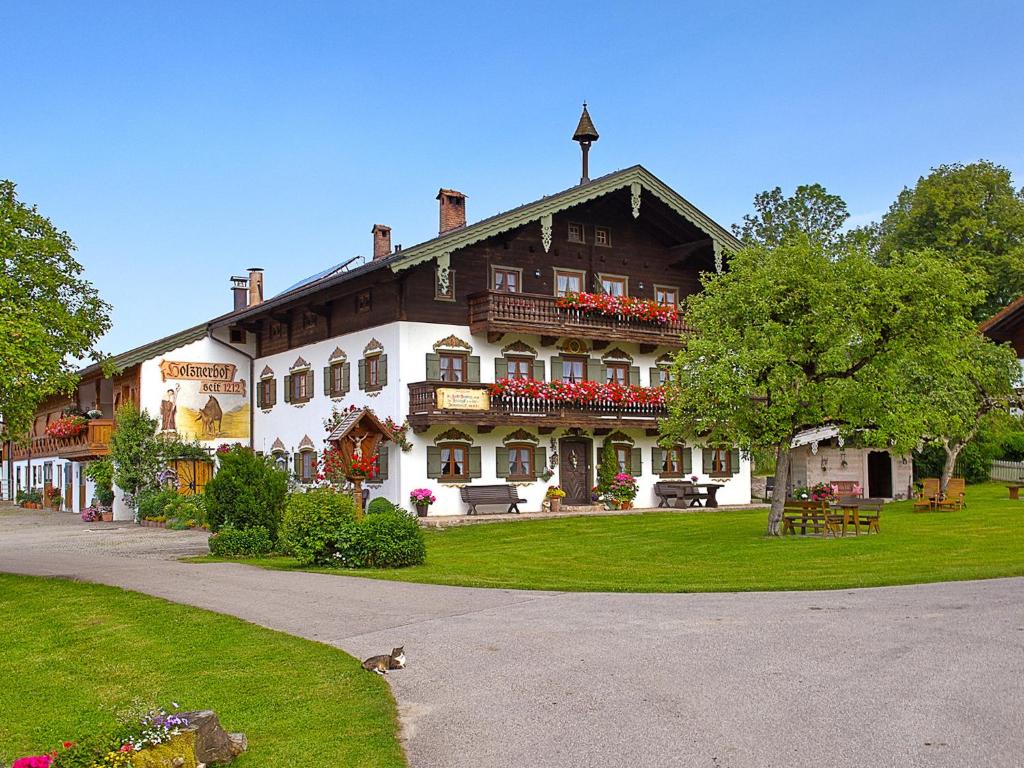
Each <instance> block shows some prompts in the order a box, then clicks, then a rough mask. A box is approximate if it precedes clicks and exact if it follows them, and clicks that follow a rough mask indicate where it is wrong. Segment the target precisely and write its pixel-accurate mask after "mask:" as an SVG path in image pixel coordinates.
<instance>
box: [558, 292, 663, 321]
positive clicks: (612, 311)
mask: <svg viewBox="0 0 1024 768" xmlns="http://www.w3.org/2000/svg"><path fill="white" fill-rule="evenodd" d="M558 306H559V307H561V308H563V309H570V310H576V311H578V312H583V313H588V314H598V315H608V316H610V317H618V318H630V319H633V320H642V321H644V322H649V323H657V324H658V325H667V324H669V323H674V322H676V321H678V320H679V310H678V308H676V307H675V306H672V305H671V304H660V303H658V302H656V301H651V300H650V299H639V298H636V297H634V296H610V295H608V294H606V293H586V292H583V291H581V292H579V293H567V294H565V295H564V296H559V297H558Z"/></svg>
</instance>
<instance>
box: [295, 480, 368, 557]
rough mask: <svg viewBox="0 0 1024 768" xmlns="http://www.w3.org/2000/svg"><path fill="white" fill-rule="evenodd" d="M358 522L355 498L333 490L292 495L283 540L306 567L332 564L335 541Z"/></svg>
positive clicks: (323, 489) (318, 489) (324, 489)
mask: <svg viewBox="0 0 1024 768" xmlns="http://www.w3.org/2000/svg"><path fill="white" fill-rule="evenodd" d="M355 519H356V506H355V502H354V501H353V500H352V497H351V496H349V495H348V494H345V493H338V492H336V491H334V490H332V489H330V488H317V489H315V490H312V491H309V492H307V493H292V494H289V495H288V503H287V507H286V508H285V513H284V525H283V526H282V531H281V538H282V543H283V546H284V547H285V548H287V549H288V551H289V552H291V553H292V554H293V555H295V557H296V559H297V560H298V561H299V562H300V563H302V564H303V565H314V564H315V565H332V564H333V563H332V562H331V561H332V559H333V557H332V556H333V554H334V538H335V536H337V535H338V532H339V531H341V530H342V529H343V528H345V527H346V526H348V525H350V524H353V523H354V522H355Z"/></svg>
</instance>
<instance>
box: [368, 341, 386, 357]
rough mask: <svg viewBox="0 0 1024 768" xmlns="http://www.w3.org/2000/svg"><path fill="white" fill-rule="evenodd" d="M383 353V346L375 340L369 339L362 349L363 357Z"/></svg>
mask: <svg viewBox="0 0 1024 768" xmlns="http://www.w3.org/2000/svg"><path fill="white" fill-rule="evenodd" d="M383 351H384V345H383V344H381V343H380V342H379V341H377V339H370V341H369V343H368V344H367V345H366V346H365V347H363V355H364V356H365V355H376V354H378V353H380V352H383Z"/></svg>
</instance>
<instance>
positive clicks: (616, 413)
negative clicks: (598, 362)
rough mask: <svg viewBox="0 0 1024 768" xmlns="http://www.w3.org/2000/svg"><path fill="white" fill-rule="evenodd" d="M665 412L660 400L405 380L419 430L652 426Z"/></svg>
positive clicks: (415, 428)
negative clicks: (545, 395)
mask: <svg viewBox="0 0 1024 768" xmlns="http://www.w3.org/2000/svg"><path fill="white" fill-rule="evenodd" d="M667 415H668V412H667V411H666V410H665V408H664V407H663V406H659V405H651V404H646V403H613V402H610V401H592V402H572V403H570V402H556V401H551V400H545V399H542V398H534V397H524V396H520V395H513V396H492V395H490V385H489V384H456V383H450V382H444V381H419V382H416V383H413V384H410V385H409V424H410V425H411V426H412V428H413V431H415V432H423V431H425V430H426V429H427V428H428V427H430V426H432V425H438V424H462V425H476V426H482V427H495V426H502V425H519V426H522V425H532V426H536V427H538V428H540V429H541V431H544V432H548V431H550V428H553V427H565V426H572V427H586V428H588V429H594V428H601V427H616V428H623V427H636V428H639V429H655V428H657V426H658V420H659V419H662V418H664V417H666V416H667Z"/></svg>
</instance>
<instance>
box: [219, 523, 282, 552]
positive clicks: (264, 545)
mask: <svg viewBox="0 0 1024 768" xmlns="http://www.w3.org/2000/svg"><path fill="white" fill-rule="evenodd" d="M273 551H274V542H272V541H271V540H270V533H269V532H268V531H267V529H266V528H264V527H263V526H262V525H257V526H254V527H252V528H244V529H239V528H232V527H231V526H230V525H226V526H224V527H222V528H221V529H220V530H219V531H218V532H217V533H215V534H214V535H213V536H211V537H210V554H212V555H216V556H217V557H257V556H259V555H266V554H268V553H270V552H273Z"/></svg>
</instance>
